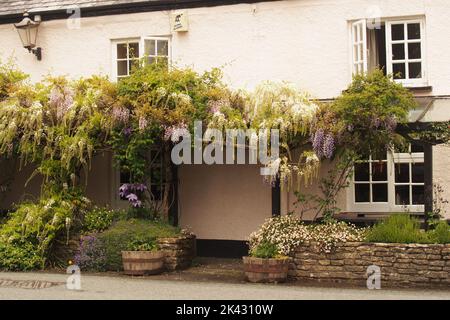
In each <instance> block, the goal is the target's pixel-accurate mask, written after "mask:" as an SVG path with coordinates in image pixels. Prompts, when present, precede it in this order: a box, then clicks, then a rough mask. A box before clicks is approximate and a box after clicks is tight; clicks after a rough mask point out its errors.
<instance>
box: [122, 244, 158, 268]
mask: <svg viewBox="0 0 450 320" xmlns="http://www.w3.org/2000/svg"><path fill="white" fill-rule="evenodd" d="M128 247H129V248H130V251H122V263H123V270H124V273H125V274H126V275H132V276H143V275H147V274H159V273H161V272H162V271H163V270H164V259H165V254H164V252H163V251H161V250H159V247H158V245H157V244H156V243H155V242H154V241H153V240H152V241H145V240H134V241H133V242H132V243H130V245H129V246H128Z"/></svg>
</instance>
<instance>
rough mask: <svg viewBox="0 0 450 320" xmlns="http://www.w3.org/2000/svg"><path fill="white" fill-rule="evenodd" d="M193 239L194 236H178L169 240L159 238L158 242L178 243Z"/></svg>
mask: <svg viewBox="0 0 450 320" xmlns="http://www.w3.org/2000/svg"><path fill="white" fill-rule="evenodd" d="M192 239H195V235H180V236H178V237H171V238H159V239H158V242H162V243H179V242H182V241H184V240H192Z"/></svg>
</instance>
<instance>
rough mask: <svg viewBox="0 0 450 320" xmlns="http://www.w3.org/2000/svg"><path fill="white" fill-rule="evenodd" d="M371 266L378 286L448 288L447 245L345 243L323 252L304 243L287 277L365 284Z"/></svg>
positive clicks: (449, 253) (449, 259) (449, 256)
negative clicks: (378, 274)
mask: <svg viewBox="0 0 450 320" xmlns="http://www.w3.org/2000/svg"><path fill="white" fill-rule="evenodd" d="M371 265H376V266H378V267H380V268H381V286H388V287H389V286H393V287H396V286H408V287H410V286H422V287H423V286H426V287H431V286H436V287H447V288H449V287H450V276H449V275H450V244H395V243H392V244H391V243H389V244H388V243H364V242H346V243H339V244H336V245H335V250H333V251H332V252H331V253H325V252H324V251H323V250H321V248H320V246H319V245H318V244H317V243H315V242H307V243H304V244H302V245H300V246H299V247H298V248H297V249H296V251H295V254H294V260H293V263H292V264H291V266H290V270H289V276H290V277H291V278H294V279H296V280H315V281H333V282H344V283H353V284H360V285H364V286H365V285H366V281H367V268H368V267H369V266H371Z"/></svg>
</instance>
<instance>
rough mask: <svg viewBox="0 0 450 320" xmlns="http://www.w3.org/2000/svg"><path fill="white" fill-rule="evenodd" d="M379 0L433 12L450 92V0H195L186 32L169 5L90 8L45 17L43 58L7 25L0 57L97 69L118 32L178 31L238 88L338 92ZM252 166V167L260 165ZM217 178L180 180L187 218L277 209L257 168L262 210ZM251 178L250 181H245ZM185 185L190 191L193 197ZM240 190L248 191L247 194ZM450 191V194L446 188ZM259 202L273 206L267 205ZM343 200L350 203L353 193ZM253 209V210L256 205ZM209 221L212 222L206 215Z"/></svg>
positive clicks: (196, 220) (35, 66) (244, 227)
mask: <svg viewBox="0 0 450 320" xmlns="http://www.w3.org/2000/svg"><path fill="white" fill-rule="evenodd" d="M373 6H377V7H379V9H380V10H381V14H382V17H397V16H399V17H403V16H408V15H424V16H425V17H426V38H427V56H428V61H427V68H428V79H429V85H431V86H432V87H433V92H432V93H431V94H433V95H449V94H450V54H448V52H449V50H450V41H449V34H450V23H449V22H448V20H449V17H450V2H449V1H448V0H409V1H404V0H366V1H361V0H339V1H336V0H291V1H280V2H268V3H260V4H254V5H251V4H240V5H232V6H221V7H213V8H197V9H189V10H187V12H188V15H189V24H190V27H189V32H187V33H184V34H182V33H180V34H177V33H174V34H171V32H170V23H169V14H170V12H169V11H164V12H149V13H140V14H128V15H116V16H107V17H95V18H83V19H82V20H81V29H78V30H71V29H68V28H67V26H66V23H67V21H66V20H57V21H48V22H46V21H44V22H43V23H42V25H41V27H40V30H39V39H38V45H39V46H40V47H42V49H43V60H42V61H36V59H35V57H34V56H33V55H31V54H29V53H28V52H27V51H26V50H25V49H23V48H22V47H21V43H20V40H19V37H18V34H17V32H16V30H15V29H14V26H13V25H12V24H9V25H0V43H1V45H0V57H2V59H3V60H5V59H7V58H8V57H11V56H12V57H14V58H15V59H16V62H17V64H18V65H19V66H20V67H21V68H22V69H23V70H25V71H26V72H27V73H29V74H31V76H32V80H34V81H38V80H40V79H41V78H42V77H44V76H45V75H47V74H53V75H59V74H63V75H69V76H71V77H74V78H75V77H80V76H89V75H91V74H98V73H101V74H106V75H110V74H111V70H112V67H113V65H112V61H111V52H112V47H111V40H114V39H122V38H135V37H141V36H171V37H172V61H173V62H174V63H175V64H177V65H180V66H185V65H187V66H191V67H193V68H195V69H196V70H198V71H202V70H207V69H210V68H212V67H218V66H223V68H224V72H225V79H226V81H227V82H228V83H229V84H230V85H231V86H233V87H235V88H247V89H251V88H252V87H254V86H255V85H256V84H258V83H259V82H260V81H262V80H287V81H292V82H294V83H296V84H297V85H298V86H299V87H301V88H303V89H304V90H306V91H309V92H310V93H311V94H312V95H313V96H314V97H316V98H322V99H324V98H333V97H336V96H337V95H339V94H340V92H341V91H342V90H343V89H345V88H346V86H347V85H348V83H349V81H350V77H351V76H350V74H351V71H350V63H349V60H350V51H349V45H348V43H349V41H350V40H349V30H348V21H349V20H355V19H360V18H365V17H368V15H369V13H370V9H371V8H373ZM449 108H450V107H449ZM449 161H450V152H449V151H448V149H444V148H441V149H436V151H435V176H438V177H439V179H441V181H442V184H443V185H444V187H445V188H446V190H450V174H449V173H448V168H449ZM188 170H190V169H188V168H183V171H182V173H181V176H185V177H191V176H192V174H193V172H196V173H198V172H197V171H198V170H199V169H198V168H192V170H194V171H193V172H189V171H188ZM239 170H242V169H241V168H240V169H239ZM248 170H249V172H250V171H251V170H252V168H250V167H249V168H248ZM205 172H206V171H205ZM93 174H95V173H93ZM102 174H103V173H102ZM200 175H201V174H200ZM242 176H244V175H242ZM245 176H246V175H245ZM105 179H106V178H105ZM105 179H103V180H102V181H105ZM217 179H218V176H211V175H202V179H201V181H199V183H202V184H203V185H205V184H207V185H208V186H209V187H208V188H209V189H208V190H209V193H208V195H209V197H210V198H209V200H208V201H209V202H208V203H206V202H205V200H204V197H205V194H204V193H201V192H192V191H193V190H197V191H199V190H201V188H200V186H199V185H195V184H194V185H191V186H189V185H188V183H182V184H181V185H180V188H181V190H180V194H181V198H182V200H183V201H182V202H183V203H181V204H180V210H181V212H180V214H181V215H182V217H181V220H180V221H181V222H182V224H183V225H187V226H190V227H191V228H192V229H194V230H195V231H196V232H197V235H198V236H199V238H216V239H245V238H246V237H247V235H248V233H249V231H250V230H254V229H256V227H257V226H258V224H259V223H261V222H262V221H263V219H264V217H269V216H270V201H269V200H270V199H268V198H269V197H270V193H268V190H267V189H266V188H264V187H262V186H261V185H260V184H261V181H260V180H259V177H257V178H255V180H254V184H255V186H254V188H253V189H254V190H259V191H260V193H255V194H252V195H251V194H249V195H247V197H248V201H247V202H245V199H243V200H241V201H239V202H240V203H238V204H237V205H242V204H243V203H244V204H246V205H247V204H248V203H257V204H258V205H256V208H255V210H254V212H253V213H252V212H249V213H248V214H249V215H248V216H246V215H245V214H244V213H241V212H240V211H239V210H238V211H239V212H238V211H236V210H235V209H233V208H232V207H230V208H229V210H228V208H226V207H224V206H223V204H219V205H218V204H217V203H222V202H220V201H219V202H217V203H216V202H214V195H212V194H211V192H212V191H211V189H212V190H214V189H215V190H217V192H218V193H217V194H216V197H218V200H220V199H222V198H221V194H220V192H222V194H223V192H224V191H223V190H225V189H226V197H227V199H232V198H233V196H232V195H230V193H229V192H230V190H232V189H233V188H230V186H229V185H227V186H228V187H227V188H225V186H224V185H223V186H221V185H219V183H220V181H218V180H217ZM93 180H95V178H93ZM110 180H114V179H110ZM219 180H220V179H219ZM227 181H228V180H227ZM212 182H214V183H215V184H211V183H212ZM111 183H112V182H111ZM101 188H102V190H103V191H102V192H103V193H105V197H100V198H102V199H103V198H105V199H107V196H108V194H109V193H108V192H109V191H108V190H107V189H108V188H112V189H113V188H115V186H109V185H107V183H105V184H104V185H103V184H102V187H101ZM192 188H194V189H192ZM224 188H225V189H224ZM246 188H247V189H248V190H251V189H252V188H248V186H247V185H246ZM222 189H223V190H222ZM311 189H316V188H314V186H313V187H311ZM113 190H114V189H113ZM113 192H114V191H113ZM236 192H237V193H239V192H240V191H239V190H236ZM187 194H189V195H190V196H189V197H188V198H186V195H187ZM261 195H264V196H263V197H262V196H261ZM236 196H237V198H239V199H241V198H242V195H241V194H236ZM239 196H240V197H239ZM447 196H448V197H450V194H448V191H447ZM341 198H345V197H341ZM292 201H293V199H292V196H289V194H287V193H285V194H284V195H283V197H282V202H283V203H282V208H283V209H284V210H285V211H289V210H292ZM202 204H203V207H202V208H201V209H199V206H201V205H202ZM207 204H208V205H207ZM261 204H266V206H264V208H262V207H261ZM244 207H245V206H244ZM244 207H243V208H244ZM245 208H247V207H245ZM341 208H342V209H343V210H345V209H346V208H345V201H344V203H342V205H341ZM219 209H220V210H219ZM208 210H213V211H214V210H218V211H217V212H216V213H219V214H217V216H218V218H217V220H214V219H213V220H211V221H209V220H208V219H212V218H211V216H210V215H207V214H208V213H207V212H206V211H208ZM247 210H248V211H252V210H251V208H247ZM227 211H229V212H227ZM448 214H449V215H450V212H448ZM201 215H202V217H204V218H202V217H200V216H201ZM205 221H209V222H208V223H207V224H206V223H205ZM221 226H223V228H221Z"/></svg>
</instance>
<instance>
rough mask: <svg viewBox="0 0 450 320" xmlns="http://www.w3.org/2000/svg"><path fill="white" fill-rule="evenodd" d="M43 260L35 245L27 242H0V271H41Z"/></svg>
mask: <svg viewBox="0 0 450 320" xmlns="http://www.w3.org/2000/svg"><path fill="white" fill-rule="evenodd" d="M44 265H45V258H44V257H43V256H42V254H41V252H39V250H38V248H37V246H36V245H34V244H32V243H29V242H25V241H22V242H16V243H14V244H10V243H3V242H0V270H8V271H29V270H35V269H42V268H43V266H44Z"/></svg>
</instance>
